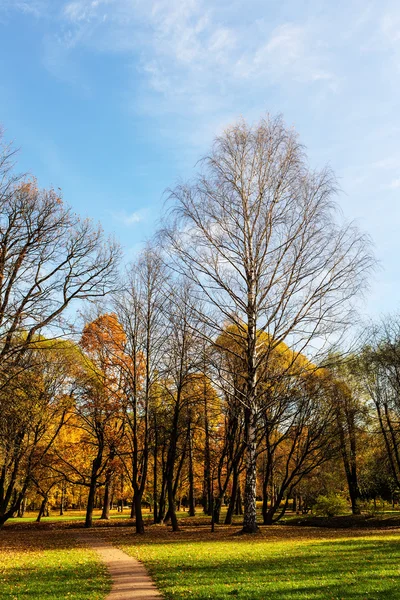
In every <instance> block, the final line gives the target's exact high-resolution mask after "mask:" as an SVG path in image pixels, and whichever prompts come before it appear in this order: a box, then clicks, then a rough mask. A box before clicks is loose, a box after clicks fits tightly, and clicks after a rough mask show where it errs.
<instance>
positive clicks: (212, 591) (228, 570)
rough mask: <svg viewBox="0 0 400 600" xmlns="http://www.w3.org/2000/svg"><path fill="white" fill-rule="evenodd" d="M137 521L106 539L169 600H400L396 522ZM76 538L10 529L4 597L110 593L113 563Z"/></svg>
mask: <svg viewBox="0 0 400 600" xmlns="http://www.w3.org/2000/svg"><path fill="white" fill-rule="evenodd" d="M385 522H386V519H385ZM14 523H15V521H14ZM113 525H114V526H113ZM115 525H119V526H117V527H115ZM127 525H128V523H127V522H125V523H122V524H121V523H118V522H117V521H114V522H113V523H112V524H110V526H108V527H105V528H103V529H102V530H101V537H104V538H106V539H108V540H109V541H111V542H113V543H114V544H115V545H117V546H119V547H120V548H122V549H123V550H125V552H127V553H128V554H130V555H132V556H134V557H137V558H139V560H141V561H143V562H144V563H145V564H146V565H147V567H148V569H149V571H150V573H151V575H152V576H153V577H154V579H155V581H156V583H157V585H158V587H159V588H160V590H161V591H162V593H163V595H164V597H165V598H166V600H175V599H181V600H183V599H185V600H186V599H192V600H205V599H212V600H229V599H231V598H238V599H239V600H280V599H282V600H286V599H297V600H339V599H357V600H366V599H375V600H377V599H383V598H390V599H393V600H396V599H398V600H400V543H399V542H400V538H399V535H398V534H396V532H397V531H400V529H398V530H396V529H394V528H393V525H390V526H389V527H386V529H384V528H381V529H377V528H369V527H368V525H366V524H365V523H363V525H362V527H359V528H358V529H356V530H354V529H332V528H329V529H326V528H319V527H307V526H305V525H301V526H297V525H290V524H285V525H275V526H271V527H262V528H261V532H260V534H259V535H256V536H243V535H239V534H238V532H239V530H240V528H239V527H238V525H235V526H231V527H230V526H223V525H220V526H217V527H216V532H215V533H214V534H212V533H211V532H210V528H209V523H207V525H206V524H205V521H204V519H202V518H200V516H199V517H196V518H194V519H191V518H186V519H184V520H182V521H181V531H180V532H177V533H173V532H172V531H171V529H170V528H169V527H166V526H160V525H153V526H148V527H147V528H146V534H145V535H144V536H140V535H136V534H135V530H134V528H133V527H132V525H129V526H127ZM381 525H382V526H383V521H382V523H381ZM96 530H97V531H96ZM88 533H89V532H88ZM91 535H93V536H96V535H98V529H97V528H96V529H94V530H93V531H92V532H91ZM76 536H77V537H78V539H79V536H80V533H79V532H78V531H77V530H76V529H70V528H65V526H64V525H63V524H62V523H61V522H60V524H59V525H58V526H57V525H55V526H54V527H53V526H52V527H51V528H44V529H43V528H42V527H40V528H39V529H38V528H37V527H36V525H35V524H33V523H26V524H25V525H23V526H21V525H18V523H15V527H12V526H11V527H5V528H4V529H3V530H2V531H0V600H3V599H6V598H7V599H10V598H11V599H24V598H25V599H26V600H28V599H29V600H42V599H44V600H50V599H54V600H55V599H58V598H73V599H76V600H84V599H85V600H86V599H87V600H89V599H90V600H102V599H104V598H105V596H106V594H107V592H108V590H109V587H110V581H109V579H108V576H107V574H106V571H105V568H104V567H103V565H102V564H99V562H98V559H97V556H96V555H95V554H94V553H93V552H92V551H90V550H87V549H85V548H83V547H81V546H79V543H77V542H76Z"/></svg>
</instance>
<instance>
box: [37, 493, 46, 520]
mask: <svg viewBox="0 0 400 600" xmlns="http://www.w3.org/2000/svg"><path fill="white" fill-rule="evenodd" d="M46 504H47V496H45V497H44V498H43V500H42V503H41V505H40V508H39V513H38V516H37V517H36V523H40V521H41V519H42V517H43V516H44V513H45V510H46Z"/></svg>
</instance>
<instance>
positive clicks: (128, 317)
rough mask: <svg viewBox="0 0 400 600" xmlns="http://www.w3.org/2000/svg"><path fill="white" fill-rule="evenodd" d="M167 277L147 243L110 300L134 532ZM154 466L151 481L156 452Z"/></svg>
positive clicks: (138, 520) (161, 341) (147, 449)
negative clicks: (121, 337) (119, 355)
mask: <svg viewBox="0 0 400 600" xmlns="http://www.w3.org/2000/svg"><path fill="white" fill-rule="evenodd" d="M166 279H167V274H166V269H165V267H164V264H163V261H162V260H161V258H160V256H159V255H158V253H157V251H156V250H155V249H154V248H152V247H151V246H148V247H146V249H145V250H144V251H143V252H142V254H141V255H140V257H139V258H138V260H137V261H136V263H134V264H133V265H131V266H130V268H129V271H128V273H127V277H126V281H125V284H124V286H123V290H122V291H121V292H120V293H119V294H118V295H117V296H116V297H115V299H114V305H115V310H116V312H117V313H118V317H119V320H120V322H121V324H122V325H123V328H124V332H125V336H126V343H125V344H124V349H123V361H122V362H121V368H122V370H123V376H124V379H125V389H124V393H125V419H126V424H127V427H126V437H125V439H126V440H127V441H128V443H129V452H127V453H126V454H124V459H123V462H124V465H125V468H126V472H127V474H128V477H129V480H130V482H131V485H132V488H133V511H132V516H135V524H136V531H137V533H143V532H144V523H143V516H142V498H143V493H144V491H145V489H146V483H147V475H148V466H149V454H150V441H151V440H150V436H151V427H150V412H151V411H152V409H153V419H154V421H155V423H154V429H153V440H154V441H153V443H154V444H156V445H157V411H155V410H154V409H155V403H156V400H155V398H156V396H157V394H156V391H155V390H156V388H157V379H158V377H159V371H160V368H161V366H160V365H161V362H162V355H163V352H164V351H165V335H166V324H165V319H164V315H163V311H162V306H163V303H164V301H165V295H166V289H165V283H166ZM154 467H155V472H154V479H155V482H156V481H157V472H156V467H157V458H156V452H155V457H154ZM154 489H156V485H155V488H154ZM154 496H156V493H155V494H154ZM155 505H156V506H157V503H156V502H155Z"/></svg>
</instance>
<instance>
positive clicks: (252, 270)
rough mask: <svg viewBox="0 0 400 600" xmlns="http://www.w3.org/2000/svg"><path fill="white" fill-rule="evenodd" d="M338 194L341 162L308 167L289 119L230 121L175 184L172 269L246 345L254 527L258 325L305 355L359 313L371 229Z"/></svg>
mask: <svg viewBox="0 0 400 600" xmlns="http://www.w3.org/2000/svg"><path fill="white" fill-rule="evenodd" d="M335 192H336V183H335V178H334V176H333V174H332V173H331V171H330V170H329V169H323V170H322V171H319V172H315V171H311V170H310V169H309V168H308V166H307V162H306V157H305V152H304V150H303V148H302V146H301V145H300V144H299V141H298V138H297V135H296V134H295V132H294V131H293V130H291V129H288V128H287V127H286V126H285V125H284V123H283V121H282V119H281V118H280V117H278V118H270V117H266V118H264V119H262V120H261V121H260V122H259V123H258V124H257V125H255V126H253V127H252V126H249V125H247V124H246V123H245V122H244V121H240V122H239V123H238V124H236V125H234V126H232V127H230V128H229V129H227V130H226V131H225V132H224V133H223V134H222V135H221V136H220V137H218V138H217V139H216V141H215V143H214V146H213V148H212V151H211V153H210V154H209V155H207V156H206V157H205V158H204V159H203V161H202V170H201V172H200V173H199V174H198V175H197V176H196V177H195V178H194V180H193V181H191V182H190V183H188V184H182V185H179V186H177V187H176V188H175V189H174V190H173V191H172V192H171V200H172V208H171V212H170V218H169V221H168V222H167V224H166V226H165V227H164V230H163V241H164V247H165V249H166V251H167V252H168V254H169V257H170V260H171V262H172V264H173V268H175V269H176V270H177V271H178V272H184V273H185V275H186V277H187V278H189V279H190V280H191V281H192V283H193V286H194V290H195V291H194V297H195V301H197V300H198V301H199V302H201V304H199V306H200V305H201V306H203V307H204V310H203V311H202V315H201V317H202V320H203V321H205V322H206V323H207V327H208V330H209V331H213V332H214V334H215V335H218V334H219V333H220V332H221V330H222V329H223V328H224V327H225V326H226V324H227V323H228V324H229V323H230V324H234V325H235V327H234V328H231V330H230V331H231V336H232V338H234V339H235V340H237V339H238V338H240V343H241V344H243V347H244V348H245V352H244V354H245V370H244V374H243V377H244V379H245V386H244V391H243V393H242V395H241V401H242V402H243V404H244V405H245V407H246V414H247V422H246V481H245V494H244V505H245V506H244V525H243V531H244V532H248V533H253V532H256V531H257V519H256V430H257V421H258V419H259V415H260V410H261V406H262V402H261V398H260V392H259V389H258V388H259V386H258V381H259V376H260V370H261V369H263V368H265V366H263V363H264V365H265V353H264V352H263V356H262V357H259V352H258V347H259V343H260V335H262V334H264V333H266V334H267V335H268V339H269V344H270V346H271V349H273V348H274V347H276V345H278V344H280V343H281V342H282V341H283V340H286V343H287V344H288V346H289V347H292V348H293V347H294V348H295V349H296V351H297V352H299V353H300V352H304V351H305V350H307V349H309V348H310V346H311V343H312V342H313V341H315V340H316V338H319V339H327V338H329V336H330V335H331V334H333V332H334V331H337V330H338V328H340V327H343V326H344V325H345V324H347V323H349V322H350V321H351V319H352V314H351V307H350V302H351V300H352V298H353V297H354V296H355V295H356V293H357V292H358V291H359V290H360V288H361V287H362V285H363V283H364V281H365V276H366V274H367V273H368V271H369V270H370V268H371V266H372V259H371V256H370V254H369V240H368V239H367V238H366V236H364V235H362V234H360V233H359V232H358V230H357V229H356V228H355V227H354V226H353V225H346V224H340V223H339V222H338V220H337V219H336V217H335V206H334V203H333V197H334V195H335ZM262 343H263V345H265V339H263V342H262ZM231 351H232V352H234V345H232V349H231Z"/></svg>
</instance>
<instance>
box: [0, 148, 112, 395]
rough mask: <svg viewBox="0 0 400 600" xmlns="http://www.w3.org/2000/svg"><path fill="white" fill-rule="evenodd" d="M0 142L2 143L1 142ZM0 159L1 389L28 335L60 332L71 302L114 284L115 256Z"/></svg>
mask: <svg viewBox="0 0 400 600" xmlns="http://www.w3.org/2000/svg"><path fill="white" fill-rule="evenodd" d="M0 142H1V138H0ZM10 155H11V150H10V149H9V148H8V147H5V148H3V153H2V155H0V358H1V363H2V371H1V378H2V379H1V381H0V384H1V385H4V384H5V383H6V382H7V371H8V365H9V364H10V362H13V363H16V362H18V360H19V358H18V357H20V356H21V354H23V352H24V351H25V349H26V348H28V347H29V344H30V343H31V342H32V341H33V340H34V338H35V335H37V334H38V333H40V332H41V331H42V330H43V329H44V328H49V327H50V326H53V327H54V326H55V325H56V324H60V320H61V318H62V316H63V314H64V313H65V310H66V308H67V307H68V306H69V305H70V304H71V302H72V301H74V300H83V299H88V298H90V299H93V298H96V297H101V296H104V295H105V294H106V293H107V292H108V291H109V290H110V289H111V288H112V287H113V286H115V283H116V276H117V273H116V268H115V267H116V264H117V262H118V259H119V254H120V250H119V247H118V245H117V244H116V243H115V242H113V241H112V240H105V239H104V236H103V233H102V231H101V229H99V228H97V227H95V226H94V225H93V224H92V222H91V221H90V220H88V219H81V218H80V217H79V216H78V215H76V214H74V213H73V212H72V210H71V209H70V208H69V207H68V206H66V205H65V204H64V203H63V201H62V199H61V197H60V194H59V193H58V192H56V191H55V190H53V189H50V190H41V189H39V188H38V185H37V182H36V181H35V180H34V179H31V180H21V179H18V178H17V177H16V176H15V175H14V174H13V172H12V169H11V165H10V164H9V161H10Z"/></svg>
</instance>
